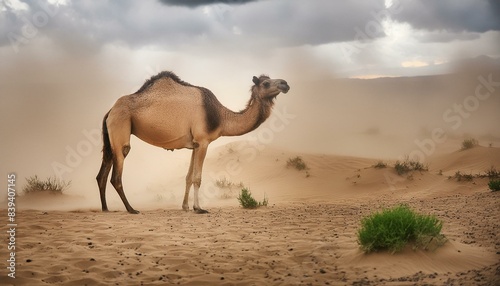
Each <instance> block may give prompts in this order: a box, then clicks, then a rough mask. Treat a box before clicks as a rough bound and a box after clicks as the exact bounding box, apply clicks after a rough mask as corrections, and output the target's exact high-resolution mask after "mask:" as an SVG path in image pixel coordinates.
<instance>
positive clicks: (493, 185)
mask: <svg viewBox="0 0 500 286" xmlns="http://www.w3.org/2000/svg"><path fill="white" fill-rule="evenodd" d="M488 187H490V190H492V191H493V192H497V191H500V180H491V181H490V182H489V183H488Z"/></svg>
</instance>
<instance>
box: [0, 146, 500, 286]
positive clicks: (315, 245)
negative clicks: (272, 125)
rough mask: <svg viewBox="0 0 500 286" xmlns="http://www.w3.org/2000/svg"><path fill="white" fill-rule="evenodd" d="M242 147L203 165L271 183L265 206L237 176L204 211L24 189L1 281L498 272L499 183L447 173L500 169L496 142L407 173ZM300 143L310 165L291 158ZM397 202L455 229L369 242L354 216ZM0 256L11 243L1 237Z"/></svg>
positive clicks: (386, 279)
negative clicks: (241, 188) (395, 243)
mask: <svg viewBox="0 0 500 286" xmlns="http://www.w3.org/2000/svg"><path fill="white" fill-rule="evenodd" d="M245 150H247V149H241V148H239V147H238V145H229V146H225V147H222V148H219V149H217V150H216V151H214V152H213V154H212V155H211V156H210V157H209V158H208V159H207V162H206V167H205V168H206V169H210V170H213V171H214V172H217V171H218V172H219V174H224V172H226V173H228V174H231V176H230V177H229V179H230V180H231V181H233V182H240V181H241V182H243V183H244V184H245V185H246V186H248V187H250V189H251V191H252V193H253V194H254V196H255V197H256V198H257V199H261V198H262V197H263V196H264V195H265V196H266V197H268V199H269V202H270V205H269V206H268V207H264V208H260V209H256V210H245V209H242V208H241V207H239V206H238V202H237V200H236V199H235V197H236V195H237V194H236V191H235V190H234V189H233V190H231V189H226V190H219V191H220V192H215V193H214V192H212V193H211V196H210V197H207V198H206V199H204V200H203V204H202V205H203V206H205V207H206V208H207V209H208V210H209V211H210V213H209V214H206V215H197V214H195V213H193V212H184V211H182V210H180V203H181V200H180V198H181V195H179V196H178V197H177V198H176V201H175V202H169V201H167V202H165V201H160V202H159V203H160V204H163V206H161V205H141V204H134V198H133V197H129V200H130V201H131V203H132V205H133V206H134V207H135V208H137V209H139V210H141V214H139V215H130V214H128V213H126V212H125V211H124V208H123V205H120V204H113V203H111V204H110V206H111V212H109V213H102V212H100V211H99V209H98V207H99V204H98V203H97V201H95V200H94V201H93V203H94V202H95V204H93V205H92V207H87V204H86V203H85V202H86V201H85V200H84V199H82V198H75V197H69V196H59V197H57V198H56V197H51V198H49V199H48V200H50V201H52V202H53V203H54V204H57V205H64V203H65V202H71V206H72V207H70V209H69V210H61V209H57V208H53V207H52V208H51V207H50V206H49V204H44V203H43V201H42V199H41V198H28V197H24V198H23V197H19V198H18V202H19V205H20V207H19V210H18V213H17V222H18V227H17V232H16V243H17V248H16V262H17V264H16V278H15V279H12V278H9V277H7V276H6V269H5V268H3V270H2V275H1V277H0V284H2V285H50V284H53V285H56V284H57V285H170V284H179V285H500V234H499V233H498V230H499V229H500V210H499V206H500V192H497V193H494V192H491V191H489V190H488V187H487V182H488V180H487V179H481V178H476V179H474V180H473V182H464V181H460V182H457V181H456V180H454V179H449V178H448V176H453V175H454V174H455V172H456V171H461V172H464V173H467V174H468V173H472V174H476V173H480V172H484V171H485V170H486V169H488V168H489V167H491V166H495V167H496V168H497V170H498V169H500V148H494V147H493V148H488V147H476V148H473V149H471V150H466V151H453V152H447V153H445V154H440V155H436V156H434V157H432V158H430V159H429V171H427V172H415V173H413V174H411V175H409V176H404V177H400V176H398V175H397V174H396V173H395V172H394V170H393V169H392V168H385V169H375V168H373V167H372V166H373V165H374V164H375V163H376V162H377V160H375V159H368V158H357V157H346V156H332V155H319V154H318V155H311V154H296V153H290V152H286V151H284V150H280V149H272V148H267V149H265V150H263V151H260V152H258V154H253V153H252V154H250V152H245ZM294 155H300V156H302V158H303V159H304V161H305V162H306V164H307V165H308V167H309V170H308V171H307V172H306V171H297V170H294V169H289V168H286V167H285V165H286V164H285V162H286V160H287V158H290V157H292V156H294ZM234 162H237V163H238V164H237V168H236V169H235V167H234ZM387 162H388V163H389V164H391V163H392V162H391V161H387ZM228 166H231V168H230V169H231V170H233V171H234V172H230V170H229V169H228ZM228 170H229V171H228ZM210 180H211V178H206V177H204V181H205V182H206V183H207V184H208V183H210V182H209V181H210ZM110 191H112V190H110ZM92 192H94V193H95V196H96V197H97V193H98V192H97V188H96V189H95V190H92ZM181 193H182V191H181V190H179V194H181ZM79 200H80V201H81V204H78V202H79ZM75 201H76V202H77V203H76V204H75ZM399 203H406V204H408V205H410V206H411V207H413V208H414V209H415V210H417V211H419V212H421V213H426V214H434V215H436V216H437V217H438V218H439V219H441V220H442V221H443V222H444V227H443V233H444V234H445V235H446V237H447V238H448V242H447V243H446V244H445V245H444V246H442V247H440V248H437V249H436V250H433V251H431V250H413V249H412V248H411V247H408V249H405V250H404V251H403V252H401V253H398V254H389V253H385V252H382V253H372V254H364V253H363V252H362V251H361V250H360V249H359V245H358V243H357V240H356V234H357V231H358V229H359V227H360V220H361V219H362V218H363V217H364V216H366V215H368V214H370V213H371V212H374V211H377V210H380V209H381V208H383V207H390V206H393V205H396V204H399ZM37 206H38V207H37ZM5 212H6V211H5V210H2V217H6V213H5ZM2 232H4V231H2ZM4 233H5V232H4ZM6 239H7V238H6V236H4V239H3V240H4V241H6ZM0 256H1V257H2V260H3V261H5V258H6V257H8V254H7V249H6V247H2V248H1V249H0Z"/></svg>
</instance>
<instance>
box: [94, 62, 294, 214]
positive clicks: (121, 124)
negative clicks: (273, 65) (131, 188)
mask: <svg viewBox="0 0 500 286" xmlns="http://www.w3.org/2000/svg"><path fill="white" fill-rule="evenodd" d="M252 81H253V83H254V84H253V86H252V87H251V97H250V100H249V101H248V104H247V106H246V108H245V109H243V110H241V111H240V112H234V111H231V110H229V109H228V108H226V107H224V106H223V105H222V104H221V103H220V102H219V100H218V99H217V98H216V97H215V95H214V94H213V93H212V92H211V91H210V90H208V89H207V88H204V87H199V86H194V85H191V84H189V83H187V82H184V81H182V80H181V79H180V78H179V77H178V76H177V75H176V74H174V73H173V72H169V71H163V72H160V73H159V74H157V75H155V76H152V77H151V78H150V79H148V80H146V82H145V83H144V84H143V85H142V87H141V88H140V89H139V90H137V91H136V92H135V93H133V94H130V95H125V96H122V97H120V98H119V99H118V100H117V101H116V103H115V104H114V105H113V107H112V108H111V109H110V110H109V111H108V113H106V115H105V116H104V119H103V122H102V138H103V149H102V152H103V156H102V164H101V168H100V170H99V173H98V174H97V177H96V180H97V184H98V186H99V193H100V197H101V205H102V211H104V212H107V211H108V206H107V204H106V184H107V179H108V175H109V172H110V171H111V169H113V172H112V174H111V180H110V181H111V184H112V185H113V187H114V188H115V189H116V191H117V192H118V195H119V196H120V198H121V200H122V202H123V204H124V205H125V208H126V209H127V211H128V212H129V213H131V214H137V213H139V211H137V210H135V209H134V208H132V206H131V205H130V204H129V202H128V201H127V198H126V196H125V193H124V191H123V185H122V172H123V162H124V160H125V157H127V154H128V153H129V151H130V135H131V134H134V135H135V136H136V137H138V138H140V139H141V140H143V141H145V142H147V143H149V144H151V145H154V146H158V147H161V148H164V149H167V150H171V151H173V150H176V149H184V148H187V149H191V150H192V154H191V163H190V165H189V170H188V173H187V175H186V190H185V194H184V201H183V203H182V209H184V210H185V211H189V204H188V199H189V192H190V190H191V186H193V185H194V202H193V210H194V212H196V213H200V214H203V213H208V211H206V210H204V209H202V208H201V207H200V204H199V201H198V192H199V189H200V185H201V175H202V168H203V161H204V159H205V155H206V153H207V147H208V145H209V144H210V143H211V142H212V141H214V140H216V139H217V138H219V137H220V136H239V135H243V134H245V133H248V132H250V131H252V130H255V129H256V128H257V127H259V126H260V125H261V124H262V123H263V122H264V121H265V120H266V119H267V118H268V117H269V116H270V114H271V109H272V107H273V105H274V100H275V99H276V96H278V94H279V93H280V92H283V93H287V92H288V91H289V90H290V87H289V86H288V83H287V82H286V81H284V80H282V79H271V78H269V76H267V75H261V76H259V77H256V76H254V77H253V79H252Z"/></svg>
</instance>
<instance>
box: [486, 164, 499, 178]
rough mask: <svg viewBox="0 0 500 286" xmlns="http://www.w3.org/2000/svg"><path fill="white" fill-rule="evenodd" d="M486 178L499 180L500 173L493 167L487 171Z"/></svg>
mask: <svg viewBox="0 0 500 286" xmlns="http://www.w3.org/2000/svg"><path fill="white" fill-rule="evenodd" d="M485 173H486V177H488V178H490V179H494V178H499V177H500V171H498V170H497V169H496V168H495V166H491V167H490V168H489V169H488V170H486V172H485Z"/></svg>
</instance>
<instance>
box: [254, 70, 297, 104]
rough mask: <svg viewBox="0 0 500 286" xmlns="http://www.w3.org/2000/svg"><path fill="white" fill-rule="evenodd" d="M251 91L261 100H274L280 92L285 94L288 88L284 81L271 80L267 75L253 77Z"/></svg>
mask: <svg viewBox="0 0 500 286" xmlns="http://www.w3.org/2000/svg"><path fill="white" fill-rule="evenodd" d="M252 81H253V83H254V84H255V85H254V86H252V91H253V93H254V94H256V95H258V96H259V97H260V98H262V99H274V98H275V97H276V96H277V95H278V94H279V93H280V92H283V93H287V92H288V91H289V90H290V86H289V85H288V83H287V82H286V81H285V80H282V79H271V78H269V77H268V76H267V75H261V76H259V77H256V76H254V77H253V80H252Z"/></svg>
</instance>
